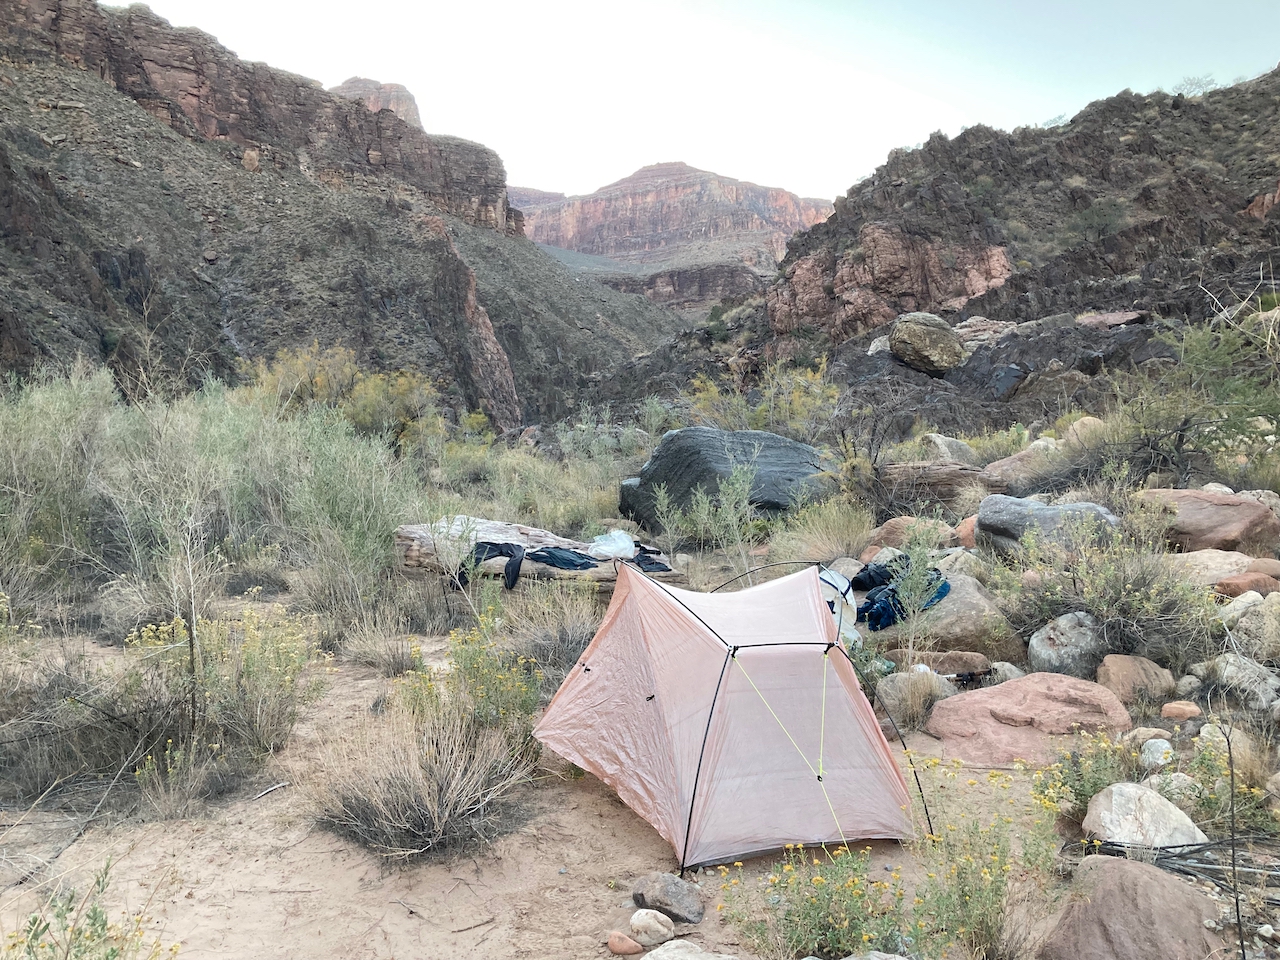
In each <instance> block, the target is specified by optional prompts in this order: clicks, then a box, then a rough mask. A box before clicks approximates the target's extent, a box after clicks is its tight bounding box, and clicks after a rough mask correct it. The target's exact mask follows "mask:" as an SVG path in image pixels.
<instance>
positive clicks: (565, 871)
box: [560, 867, 569, 873]
mask: <svg viewBox="0 0 1280 960" xmlns="http://www.w3.org/2000/svg"><path fill="white" fill-rule="evenodd" d="M560 872H561V873H568V872H569V868H568V867H561V868H560Z"/></svg>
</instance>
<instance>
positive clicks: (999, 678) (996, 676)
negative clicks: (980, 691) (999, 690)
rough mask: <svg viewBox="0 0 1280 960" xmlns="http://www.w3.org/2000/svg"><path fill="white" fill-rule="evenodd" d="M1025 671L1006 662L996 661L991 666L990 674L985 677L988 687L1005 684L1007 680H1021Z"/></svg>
mask: <svg viewBox="0 0 1280 960" xmlns="http://www.w3.org/2000/svg"><path fill="white" fill-rule="evenodd" d="M1026 675H1027V674H1026V671H1024V670H1022V669H1021V668H1019V667H1015V666H1014V665H1013V664H1012V663H1009V662H1008V661H1007V660H997V661H996V662H995V663H993V664H991V673H990V674H988V675H987V683H988V685H991V684H996V683H1006V682H1008V681H1009V680H1021V679H1022V678H1023V677H1025V676H1026Z"/></svg>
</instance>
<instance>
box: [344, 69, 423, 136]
mask: <svg viewBox="0 0 1280 960" xmlns="http://www.w3.org/2000/svg"><path fill="white" fill-rule="evenodd" d="M329 92H330V93H335V94H337V95H338V96H340V97H346V98H348V99H349V100H363V101H364V105H365V106H366V107H368V108H369V109H370V110H372V111H373V112H374V113H377V112H378V111H379V110H390V111H391V112H392V113H394V114H395V115H396V116H397V117H399V118H400V119H401V120H403V121H404V122H405V123H407V124H409V125H410V126H412V127H417V128H418V129H419V130H421V129H422V117H421V116H419V114H418V101H417V100H415V99H413V94H412V93H410V92H409V89H408V88H407V87H403V86H401V85H400V84H398V83H379V82H378V81H377V80H368V79H365V78H364V77H352V78H351V79H350V80H347V81H345V82H344V83H341V84H339V85H338V86H336V87H330V88H329Z"/></svg>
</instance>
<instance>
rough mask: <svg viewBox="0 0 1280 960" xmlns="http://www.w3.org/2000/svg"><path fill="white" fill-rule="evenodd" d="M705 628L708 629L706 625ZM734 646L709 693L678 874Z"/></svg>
mask: <svg viewBox="0 0 1280 960" xmlns="http://www.w3.org/2000/svg"><path fill="white" fill-rule="evenodd" d="M707 629H710V627H708V628H707ZM733 654H734V648H733V647H730V648H729V649H728V650H726V651H725V654H724V663H722V664H721V665H720V677H719V679H717V680H716V692H715V693H714V694H712V695H711V709H709V710H708V711H707V727H706V729H705V730H703V731H702V746H701V747H700V748H699V749H698V766H697V769H696V770H695V771H694V774H693V792H692V793H691V794H690V796H689V819H688V820H687V821H685V825H684V849H683V850H682V851H680V876H681V877H683V876H684V872H685V869H686V865H687V864H688V862H689V832H690V831H691V830H692V829H693V808H694V805H695V804H696V803H697V802H698V781H699V780H700V779H701V777H702V757H703V755H704V754H705V753H706V752H707V737H709V736H710V735H711V721H712V720H713V719H714V718H715V715H716V701H717V700H719V699H720V686H721V685H722V684H723V683H724V675H725V673H727V672H728V670H729V661H730V660H732V659H733Z"/></svg>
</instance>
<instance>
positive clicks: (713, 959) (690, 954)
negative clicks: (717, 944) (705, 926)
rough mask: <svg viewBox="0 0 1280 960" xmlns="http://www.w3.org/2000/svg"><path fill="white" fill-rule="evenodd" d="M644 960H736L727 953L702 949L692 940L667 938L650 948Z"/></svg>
mask: <svg viewBox="0 0 1280 960" xmlns="http://www.w3.org/2000/svg"><path fill="white" fill-rule="evenodd" d="M645 960H738V958H737V957H732V956H730V955H729V954H727V953H712V952H711V951H709V950H703V949H702V947H700V946H698V945H697V944H696V943H694V942H693V941H692V940H668V941H667V942H666V943H664V944H663V945H662V946H660V947H658V948H657V949H656V950H652V951H650V952H649V954H648V955H647V956H646V957H645Z"/></svg>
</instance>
